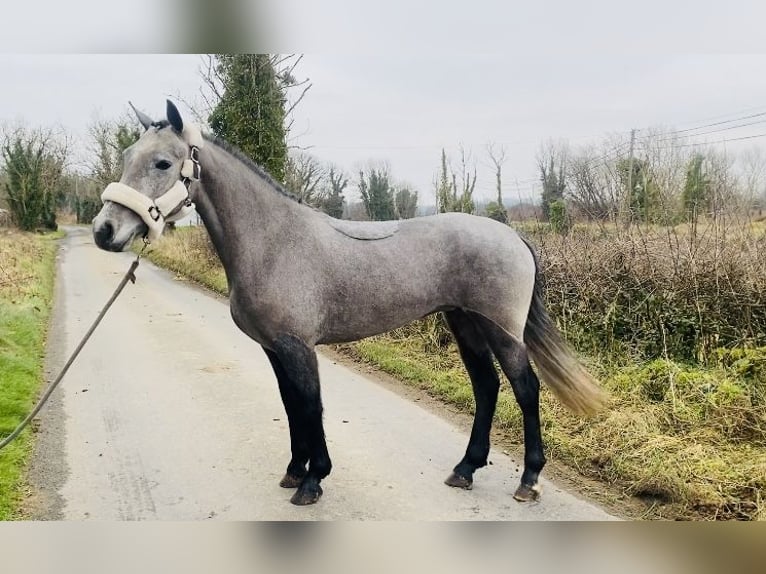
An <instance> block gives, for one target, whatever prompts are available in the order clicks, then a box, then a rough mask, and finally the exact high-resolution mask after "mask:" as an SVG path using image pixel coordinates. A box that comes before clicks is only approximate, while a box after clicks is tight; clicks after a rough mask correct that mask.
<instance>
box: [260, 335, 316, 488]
mask: <svg viewBox="0 0 766 574" xmlns="http://www.w3.org/2000/svg"><path fill="white" fill-rule="evenodd" d="M264 351H265V352H266V356H267V357H268V358H269V361H270V362H271V366H272V368H273V369H274V374H275V375H276V377H277V383H278V384H279V394H280V395H281V396H282V404H283V405H284V407H285V413H286V414H287V422H288V425H289V427H290V451H291V453H292V458H291V459H290V463H289V464H288V465H287V471H286V472H285V475H284V477H283V478H282V480H280V481H279V486H281V487H283V488H298V486H300V484H301V481H302V480H303V477H304V476H306V465H307V464H308V461H309V448H308V443H307V441H306V438H305V437H304V436H303V433H302V427H301V425H299V424H298V423H297V417H298V415H297V413H296V408H295V402H296V397H295V396H294V393H293V392H292V389H291V387H290V384H289V381H288V379H287V374H286V372H285V370H284V368H283V367H282V363H281V362H280V360H279V357H277V354H276V353H275V352H274V351H270V350H268V349H264Z"/></svg>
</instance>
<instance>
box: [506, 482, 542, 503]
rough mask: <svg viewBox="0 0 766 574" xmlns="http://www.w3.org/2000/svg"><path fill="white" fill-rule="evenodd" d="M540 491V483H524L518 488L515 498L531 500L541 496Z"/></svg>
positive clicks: (524, 500) (523, 500) (521, 500)
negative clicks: (530, 484)
mask: <svg viewBox="0 0 766 574" xmlns="http://www.w3.org/2000/svg"><path fill="white" fill-rule="evenodd" d="M540 491H541V489H540V485H539V484H535V485H534V486H528V485H526V484H522V485H520V486H519V488H517V489H516V492H515V493H514V495H513V498H515V499H516V500H518V501H519V502H531V501H533V500H537V499H539V498H540Z"/></svg>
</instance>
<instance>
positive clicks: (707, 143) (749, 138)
mask: <svg viewBox="0 0 766 574" xmlns="http://www.w3.org/2000/svg"><path fill="white" fill-rule="evenodd" d="M762 137H766V133H762V134H755V135H752V136H742V137H739V138H729V139H723V140H718V141H714V142H696V143H688V144H678V145H676V146H667V147H664V148H662V149H671V148H674V147H695V146H706V145H715V144H720V143H729V142H736V141H741V140H752V139H755V138H762Z"/></svg>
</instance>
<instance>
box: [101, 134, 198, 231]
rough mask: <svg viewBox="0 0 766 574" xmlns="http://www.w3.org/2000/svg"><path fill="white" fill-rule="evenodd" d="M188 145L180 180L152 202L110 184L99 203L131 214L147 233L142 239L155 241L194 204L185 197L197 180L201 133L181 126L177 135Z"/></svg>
mask: <svg viewBox="0 0 766 574" xmlns="http://www.w3.org/2000/svg"><path fill="white" fill-rule="evenodd" d="M181 136H182V137H183V139H184V141H185V142H186V143H187V144H189V157H188V158H187V159H185V160H184V163H183V165H182V166H181V179H180V180H178V181H177V182H175V183H174V184H173V186H172V187H171V188H170V189H169V190H167V191H166V192H165V193H163V194H162V195H161V196H159V197H158V198H156V199H151V198H149V197H147V196H146V195H144V194H143V193H141V192H139V191H137V190H135V189H133V188H132V187H130V186H129V185H126V184H124V183H120V182H113V183H110V184H109V185H107V186H106V189H105V190H104V192H103V193H102V194H101V201H102V202H106V201H113V202H115V203H119V204H120V205H122V206H124V207H127V208H128V209H130V210H131V211H133V212H135V213H136V215H138V216H139V217H140V218H141V219H142V220H143V221H144V223H146V226H147V227H148V228H149V231H148V232H147V234H146V240H147V241H149V242H151V241H155V240H157V239H158V238H159V237H160V235H162V231H163V230H164V229H165V222H167V221H178V220H179V219H183V218H184V217H186V216H187V215H189V214H190V213H191V212H192V211H194V204H193V203H192V201H191V198H190V197H189V187H190V186H191V184H192V182H193V181H199V178H200V173H201V172H202V166H201V165H200V163H199V150H200V149H201V148H202V143H203V140H202V133H201V132H200V129H199V128H198V127H197V126H196V125H194V124H186V125H184V129H183V132H182V133H181Z"/></svg>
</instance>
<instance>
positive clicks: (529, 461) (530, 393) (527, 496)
mask: <svg viewBox="0 0 766 574" xmlns="http://www.w3.org/2000/svg"><path fill="white" fill-rule="evenodd" d="M473 316H474V318H475V319H476V321H477V323H478V324H479V326H480V328H481V331H482V332H483V333H484V335H485V337H486V339H487V341H488V342H489V346H490V348H491V349H492V352H493V353H494V355H495V357H497V360H498V362H499V363H500V367H501V368H502V369H503V372H504V373H505V376H506V377H508V380H509V381H510V383H511V388H512V389H513V394H514V396H515V397H516V402H517V403H518V404H519V407H520V408H521V414H522V417H523V421H524V472H523V474H522V475H521V484H520V485H519V487H518V488H517V489H516V492H515V494H514V495H513V497H514V498H515V499H516V500H518V501H520V502H527V501H530V500H536V499H537V498H538V497H539V496H540V487H539V485H538V478H539V476H540V472H541V471H542V469H543V467H544V466H545V455H544V453H543V441H542V435H541V432H540V380H539V379H538V378H537V375H536V374H535V372H534V370H532V365H531V364H530V363H529V356H528V354H527V349H526V346H525V345H524V344H523V343H520V342H519V341H517V340H515V339H514V338H513V337H511V336H510V335H509V334H508V333H506V332H505V331H504V330H502V329H500V328H499V327H498V326H497V325H496V324H495V323H493V322H492V321H490V320H488V319H486V318H484V317H481V316H478V315H473Z"/></svg>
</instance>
